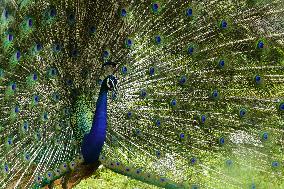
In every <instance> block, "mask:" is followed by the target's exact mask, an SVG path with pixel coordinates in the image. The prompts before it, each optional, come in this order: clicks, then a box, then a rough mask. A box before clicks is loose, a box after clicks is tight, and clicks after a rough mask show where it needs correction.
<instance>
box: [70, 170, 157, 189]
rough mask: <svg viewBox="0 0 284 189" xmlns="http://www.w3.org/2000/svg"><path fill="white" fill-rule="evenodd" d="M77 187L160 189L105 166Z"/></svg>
mask: <svg viewBox="0 0 284 189" xmlns="http://www.w3.org/2000/svg"><path fill="white" fill-rule="evenodd" d="M75 189H158V187H155V186H151V185H148V184H146V183H143V182H140V181H137V180H134V179H131V178H129V177H126V176H123V175H121V174H117V173H114V172H113V171H111V170H109V169H106V168H105V167H103V168H101V169H98V170H97V171H96V172H95V173H94V175H92V176H91V177H90V178H88V179H86V180H82V181H81V182H80V183H79V184H78V185H77V186H76V187H75Z"/></svg>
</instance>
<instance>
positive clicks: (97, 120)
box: [81, 87, 108, 164]
mask: <svg viewBox="0 0 284 189" xmlns="http://www.w3.org/2000/svg"><path fill="white" fill-rule="evenodd" d="M107 92H108V91H107V89H105V88H104V87H101V90H100V94H99V98H98V100H97V104H96V112H95V115H94V118H93V124H92V128H91V130H90V132H89V133H88V134H86V135H85V137H84V139H83V143H82V146H81V150H82V155H83V157H84V161H85V163H87V164H91V163H94V162H96V161H97V160H98V159H99V156H100V153H101V150H102V148H103V145H104V141H105V139H106V128H107Z"/></svg>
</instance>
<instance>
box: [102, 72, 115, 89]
mask: <svg viewBox="0 0 284 189" xmlns="http://www.w3.org/2000/svg"><path fill="white" fill-rule="evenodd" d="M102 86H103V87H105V88H106V89H107V90H110V91H113V92H115V93H117V79H116V78H115V77H114V76H113V75H109V76H107V77H106V78H105V79H104V81H103V83H102Z"/></svg>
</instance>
